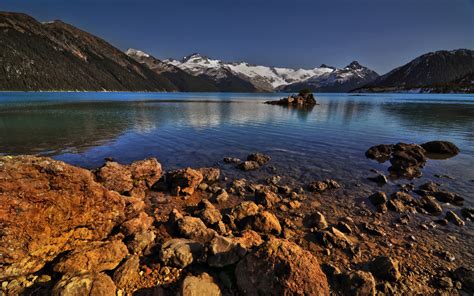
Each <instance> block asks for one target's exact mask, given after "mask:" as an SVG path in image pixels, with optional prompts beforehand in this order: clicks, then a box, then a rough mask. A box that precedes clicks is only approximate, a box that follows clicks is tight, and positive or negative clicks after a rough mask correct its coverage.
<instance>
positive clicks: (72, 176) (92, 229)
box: [0, 156, 124, 280]
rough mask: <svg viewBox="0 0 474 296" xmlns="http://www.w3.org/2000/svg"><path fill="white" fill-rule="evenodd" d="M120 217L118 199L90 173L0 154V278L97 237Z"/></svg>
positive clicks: (121, 210) (39, 159)
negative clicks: (0, 155)
mask: <svg viewBox="0 0 474 296" xmlns="http://www.w3.org/2000/svg"><path fill="white" fill-rule="evenodd" d="M123 219H124V201H123V198H122V197H121V196H120V195H119V194H118V193H117V192H113V191H109V190H107V189H106V188H105V187H104V186H102V185H101V184H99V183H97V182H96V181H95V180H94V176H93V174H92V173H91V172H89V171H87V170H84V169H80V168H76V167H73V166H70V165H67V164H65V163H64V162H61V161H55V160H52V159H50V158H42V157H33V156H19V157H8V156H5V157H0V230H1V235H0V280H1V279H6V278H10V277H17V276H21V275H27V274H30V273H33V272H36V271H38V270H39V269H41V268H42V267H43V266H44V265H45V264H46V263H47V262H49V261H51V260H53V259H54V258H55V257H56V256H57V255H58V254H60V253H63V252H66V251H69V250H73V249H76V248H79V247H82V246H86V245H88V244H90V243H91V242H93V241H98V240H103V239H105V238H106V237H107V236H108V234H109V233H110V232H111V230H112V228H113V227H115V226H116V225H117V224H118V223H121V222H122V221H123Z"/></svg>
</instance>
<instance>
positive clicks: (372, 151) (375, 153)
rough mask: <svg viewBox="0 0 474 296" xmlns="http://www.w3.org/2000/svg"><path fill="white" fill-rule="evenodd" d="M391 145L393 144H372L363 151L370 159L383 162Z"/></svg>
mask: <svg viewBox="0 0 474 296" xmlns="http://www.w3.org/2000/svg"><path fill="white" fill-rule="evenodd" d="M392 146H393V145H383V144H381V145H376V146H372V147H370V148H369V149H368V150H367V151H366V152H365V156H366V157H367V158H370V159H375V160H377V161H379V162H385V161H387V160H388V159H389V158H390V155H391V153H392Z"/></svg>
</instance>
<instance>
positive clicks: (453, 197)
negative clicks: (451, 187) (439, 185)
mask: <svg viewBox="0 0 474 296" xmlns="http://www.w3.org/2000/svg"><path fill="white" fill-rule="evenodd" d="M432 194H433V196H434V197H435V198H436V199H437V200H438V201H440V202H443V203H451V204H453V205H459V206H461V205H462V204H463V202H464V198H463V197H462V196H459V195H457V194H455V193H453V192H447V191H436V192H433V193H432Z"/></svg>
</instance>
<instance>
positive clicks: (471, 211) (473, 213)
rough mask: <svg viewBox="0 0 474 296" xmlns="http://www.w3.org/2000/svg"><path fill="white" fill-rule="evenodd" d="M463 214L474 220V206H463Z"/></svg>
mask: <svg viewBox="0 0 474 296" xmlns="http://www.w3.org/2000/svg"><path fill="white" fill-rule="evenodd" d="M461 215H462V216H463V217H464V218H466V219H469V220H471V221H474V208H462V209H461Z"/></svg>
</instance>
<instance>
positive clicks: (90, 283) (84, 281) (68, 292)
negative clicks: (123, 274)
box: [51, 273, 116, 296]
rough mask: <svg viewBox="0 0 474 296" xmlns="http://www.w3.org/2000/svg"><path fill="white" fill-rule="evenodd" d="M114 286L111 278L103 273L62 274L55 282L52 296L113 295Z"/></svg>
mask: <svg viewBox="0 0 474 296" xmlns="http://www.w3.org/2000/svg"><path fill="white" fill-rule="evenodd" d="M115 291H116V287H115V284H114V282H113V281H112V279H111V278H110V277H109V276H108V275H106V274H104V273H98V274H83V275H79V276H74V277H68V276H63V278H62V279H61V280H60V281H59V282H57V283H56V285H55V286H54V288H53V290H52V292H51V294H52V295H53V296H83V295H100V296H115Z"/></svg>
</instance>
